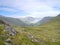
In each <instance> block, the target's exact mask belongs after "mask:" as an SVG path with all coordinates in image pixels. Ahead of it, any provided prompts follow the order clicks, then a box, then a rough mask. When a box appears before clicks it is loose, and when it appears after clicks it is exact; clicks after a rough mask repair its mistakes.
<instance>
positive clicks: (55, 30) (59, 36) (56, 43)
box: [0, 17, 60, 45]
mask: <svg viewBox="0 0 60 45" xmlns="http://www.w3.org/2000/svg"><path fill="white" fill-rule="evenodd" d="M0 27H1V28H2V29H1V28H0V32H1V33H0V36H1V34H4V35H6V33H3V32H2V31H1V30H3V29H4V26H3V25H1V26H0ZM14 28H15V29H16V30H17V31H18V32H19V33H18V34H17V35H15V36H14V37H13V39H12V45H60V17H55V18H53V19H52V20H51V21H50V22H47V23H46V24H45V25H42V26H37V27H16V26H15V27H14ZM28 34H31V35H32V36H34V38H37V39H39V40H40V41H39V42H35V41H32V40H33V39H34V38H33V39H29V38H28V37H27V35H28ZM6 38H7V36H6V37H3V40H1V39H2V38H1V37H0V44H1V45H4V43H3V42H4V41H5V39H6Z"/></svg>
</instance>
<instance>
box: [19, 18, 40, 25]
mask: <svg viewBox="0 0 60 45" xmlns="http://www.w3.org/2000/svg"><path fill="white" fill-rule="evenodd" d="M20 19H21V20H22V21H23V22H25V23H26V24H28V25H32V24H35V23H36V22H37V21H38V20H39V18H34V17H23V18H20Z"/></svg>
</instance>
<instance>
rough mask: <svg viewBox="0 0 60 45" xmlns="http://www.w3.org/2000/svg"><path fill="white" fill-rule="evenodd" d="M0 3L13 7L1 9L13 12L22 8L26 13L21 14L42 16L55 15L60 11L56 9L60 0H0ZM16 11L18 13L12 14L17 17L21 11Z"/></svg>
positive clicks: (59, 5) (59, 4)
mask: <svg viewBox="0 0 60 45" xmlns="http://www.w3.org/2000/svg"><path fill="white" fill-rule="evenodd" d="M0 5H5V6H8V7H13V8H14V9H11V8H1V10H7V11H13V12H15V11H17V10H23V11H24V12H25V13H27V14H25V15H23V16H32V17H44V16H56V15H57V14H59V13H60V10H58V9H57V8H60V0H0ZM55 7H57V8H55ZM15 9H17V10H15ZM17 12H18V13H19V14H18V15H17V14H14V15H15V16H16V15H17V16H16V17H19V15H20V12H21V11H20V12H19V11H17ZM21 16H22V15H21ZM12 17H14V16H12Z"/></svg>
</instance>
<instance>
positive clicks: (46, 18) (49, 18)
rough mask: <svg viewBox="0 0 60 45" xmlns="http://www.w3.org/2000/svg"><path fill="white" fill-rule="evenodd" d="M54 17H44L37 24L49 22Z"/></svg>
mask: <svg viewBox="0 0 60 45" xmlns="http://www.w3.org/2000/svg"><path fill="white" fill-rule="evenodd" d="M52 18H53V17H44V18H43V19H42V20H40V21H38V22H37V23H36V25H42V24H44V23H46V22H48V21H49V20H51V19H52Z"/></svg>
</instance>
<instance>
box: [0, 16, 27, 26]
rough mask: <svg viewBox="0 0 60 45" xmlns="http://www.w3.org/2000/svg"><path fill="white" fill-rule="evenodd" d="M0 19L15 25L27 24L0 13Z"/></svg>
mask: <svg viewBox="0 0 60 45" xmlns="http://www.w3.org/2000/svg"><path fill="white" fill-rule="evenodd" d="M0 20H3V21H4V22H6V23H7V24H12V25H16V26H26V25H27V24H25V23H24V22H23V21H21V20H20V19H16V18H11V17H5V16H1V15H0Z"/></svg>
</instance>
